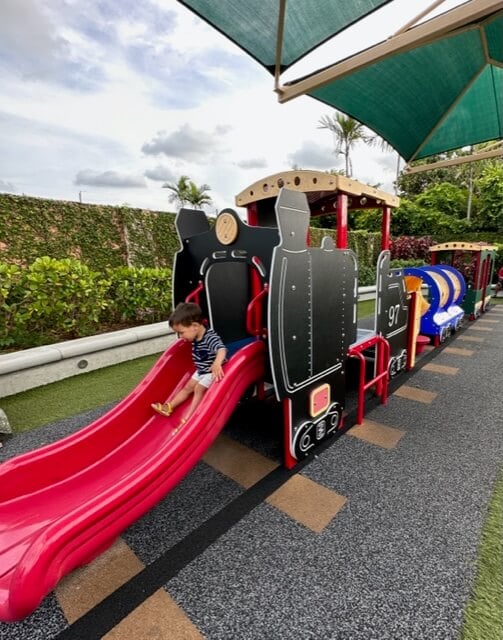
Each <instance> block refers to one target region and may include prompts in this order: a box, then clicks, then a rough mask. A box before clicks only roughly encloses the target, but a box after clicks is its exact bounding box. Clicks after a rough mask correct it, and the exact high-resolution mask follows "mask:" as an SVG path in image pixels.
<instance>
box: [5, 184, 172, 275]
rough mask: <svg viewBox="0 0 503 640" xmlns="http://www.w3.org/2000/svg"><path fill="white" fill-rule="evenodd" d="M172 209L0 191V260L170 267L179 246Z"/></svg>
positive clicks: (100, 268) (101, 268) (97, 266)
mask: <svg viewBox="0 0 503 640" xmlns="http://www.w3.org/2000/svg"><path fill="white" fill-rule="evenodd" d="M174 222H175V216H174V215H173V214H172V213H162V212H159V211H146V210H143V209H131V208H129V207H111V206H102V205H92V204H79V203H78V202H66V201H58V200H46V199H43V198H31V197H28V196H15V195H10V194H5V193H4V194H0V239H1V242H0V248H1V250H2V254H1V259H2V261H3V262H6V263H11V264H21V265H28V264H30V263H32V262H33V261H34V260H35V259H36V258H38V257H39V256H49V257H51V258H56V259H58V260H61V259H63V258H77V259H79V260H81V261H82V262H83V263H84V264H85V265H87V266H88V267H89V268H91V269H94V270H96V271H104V270H105V269H106V268H108V267H119V266H121V265H123V266H135V267H171V265H172V263H173V256H174V253H175V252H176V251H177V250H178V248H179V240H178V236H177V234H176V230H175V224H174Z"/></svg>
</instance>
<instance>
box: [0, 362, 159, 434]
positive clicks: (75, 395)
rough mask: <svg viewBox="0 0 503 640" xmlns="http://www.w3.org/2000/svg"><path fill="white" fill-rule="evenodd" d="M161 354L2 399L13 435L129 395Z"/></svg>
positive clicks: (0, 401) (1, 402)
mask: <svg viewBox="0 0 503 640" xmlns="http://www.w3.org/2000/svg"><path fill="white" fill-rule="evenodd" d="M158 358H159V354H157V355H150V356H144V357H143V358H137V359H136V360H130V361H128V362H124V363H121V364H115V365H112V366H111V367H105V368H104V369H98V370H97V371H91V372H89V373H84V374H81V375H78V376H74V377H72V378H66V379H65V380H60V381H59V382H53V383H51V384H48V385H45V386H43V387H37V388H35V389H30V390H29V391H24V392H22V393H18V394H16V395H14V396H8V397H7V398H2V399H1V400H0V406H1V407H2V409H3V410H4V411H5V413H6V415H7V417H8V419H9V422H10V425H11V427H12V432H13V433H21V432H23V431H29V430H30V429H34V428H35V427H39V426H41V425H43V424H48V423H50V422H55V421H56V420H62V419H63V418H68V417H70V416H74V415H77V414H78V413H81V412H82V411H87V410H88V409H93V408H94V407H100V406H102V405H104V404H107V403H108V402H114V401H115V400H120V399H121V398H123V397H124V396H126V395H127V394H128V393H129V392H130V391H131V390H132V389H134V387H135V386H136V385H137V384H138V383H139V382H140V380H142V378H144V377H145V374H146V373H147V372H148V371H149V370H150V369H151V367H152V366H153V364H154V362H155V361H156V360H157V359H158Z"/></svg>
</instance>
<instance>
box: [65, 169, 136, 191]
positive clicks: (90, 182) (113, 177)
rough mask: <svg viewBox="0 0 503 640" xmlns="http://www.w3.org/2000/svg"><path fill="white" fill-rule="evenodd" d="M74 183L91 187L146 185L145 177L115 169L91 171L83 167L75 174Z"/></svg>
mask: <svg viewBox="0 0 503 640" xmlns="http://www.w3.org/2000/svg"><path fill="white" fill-rule="evenodd" d="M75 184H76V185H83V186H86V185H87V186H93V187H121V188H126V189H128V188H130V187H146V186H147V185H146V182H145V178H144V177H143V176H139V175H134V174H125V173H119V172H117V171H103V172H101V173H100V172H99V171H93V170H92V169H83V170H82V171H79V172H78V173H77V175H76V176H75Z"/></svg>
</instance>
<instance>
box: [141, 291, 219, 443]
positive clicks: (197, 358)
mask: <svg viewBox="0 0 503 640" xmlns="http://www.w3.org/2000/svg"><path fill="white" fill-rule="evenodd" d="M168 322H169V325H170V327H171V328H172V329H173V330H174V331H175V332H176V333H177V334H178V337H179V338H181V339H182V340H187V341H188V342H190V343H192V360H193V361H194V365H195V367H196V371H195V373H194V375H193V376H192V378H191V379H190V380H189V382H188V383H187V384H186V385H185V387H184V388H183V389H181V391H179V392H178V393H177V394H176V395H175V396H174V397H173V398H171V400H169V401H168V402H165V403H161V402H154V403H153V404H152V405H151V406H152V409H154V411H157V413H160V414H161V415H163V416H169V415H171V413H172V412H173V411H174V409H175V408H176V407H177V406H178V405H180V404H182V402H184V401H185V400H186V399H187V398H188V397H189V396H191V395H192V402H191V404H190V407H189V409H188V411H187V412H186V413H185V415H184V417H183V418H182V419H181V422H180V424H179V425H178V427H177V429H176V430H175V431H178V429H179V428H180V427H181V426H183V425H184V424H185V423H186V422H187V420H188V419H189V417H190V416H191V415H192V414H193V413H194V410H195V408H196V407H197V406H198V404H199V403H200V402H201V400H202V399H203V396H204V394H205V393H206V391H207V389H208V388H209V387H210V385H211V384H212V383H213V381H215V380H216V381H217V382H218V381H220V380H222V378H223V377H224V371H223V369H222V364H223V363H224V362H225V359H226V355H227V349H226V348H225V345H224V343H223V342H222V339H221V338H220V336H218V335H217V334H216V333H215V331H213V329H208V328H207V327H206V326H205V325H204V324H203V314H202V311H201V307H200V306H199V305H197V304H194V303H193V302H181V303H180V304H179V305H177V307H176V308H175V310H174V311H173V313H172V314H171V316H170V318H169V320H168Z"/></svg>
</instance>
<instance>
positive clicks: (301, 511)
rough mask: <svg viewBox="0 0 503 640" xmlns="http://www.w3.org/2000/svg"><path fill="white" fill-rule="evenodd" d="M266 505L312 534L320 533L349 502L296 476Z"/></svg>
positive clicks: (329, 490)
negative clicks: (309, 530) (269, 505)
mask: <svg viewBox="0 0 503 640" xmlns="http://www.w3.org/2000/svg"><path fill="white" fill-rule="evenodd" d="M267 502H268V503H269V504H271V505H273V506H274V507H276V509H279V510H280V511H282V512H283V513H285V514H287V515H288V516H290V518H292V519H293V520H296V521H297V522H300V523H301V524H303V525H304V526H305V527H307V528H308V529H311V531H315V532H316V533H321V531H323V529H324V528H325V527H326V526H327V525H328V524H329V523H330V522H331V520H332V519H333V518H334V517H335V516H336V515H337V514H338V512H339V511H340V510H341V509H342V507H343V506H344V505H345V504H346V502H347V499H346V498H345V497H344V496H341V495H339V494H338V493H336V492H335V491H332V490H331V489H327V488H326V487H323V486H322V485H320V484H318V483H316V482H313V481H312V480H310V479H309V478H306V477H305V476H302V475H299V474H297V475H295V476H292V477H291V478H290V479H289V480H288V481H287V482H285V484H284V485H282V486H281V487H280V488H279V489H277V490H276V491H275V492H274V493H272V494H271V495H270V496H269V498H268V499H267Z"/></svg>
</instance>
